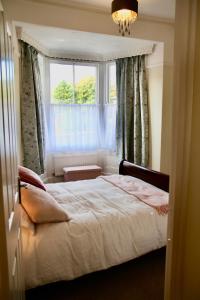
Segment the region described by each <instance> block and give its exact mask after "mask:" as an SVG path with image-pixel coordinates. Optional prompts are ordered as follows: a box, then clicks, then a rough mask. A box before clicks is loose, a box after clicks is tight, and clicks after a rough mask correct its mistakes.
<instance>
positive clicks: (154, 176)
mask: <svg viewBox="0 0 200 300" xmlns="http://www.w3.org/2000/svg"><path fill="white" fill-rule="evenodd" d="M119 174H121V175H129V176H133V177H136V178H139V179H141V180H144V181H146V182H148V183H150V184H152V185H155V186H156V187H158V188H160V189H161V190H164V191H166V192H169V175H167V174H164V173H161V172H157V171H153V170H150V169H147V168H143V167H140V166H138V165H135V164H133V163H130V162H128V161H126V160H122V161H121V162H120V165H119Z"/></svg>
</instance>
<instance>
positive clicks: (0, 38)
mask: <svg viewBox="0 0 200 300" xmlns="http://www.w3.org/2000/svg"><path fill="white" fill-rule="evenodd" d="M15 112H16V110H15V97H14V63H13V58H12V40H11V35H10V32H9V30H8V27H7V24H6V22H5V20H4V13H3V11H0V299H2V300H22V299H24V284H23V270H22V263H21V232H20V207H19V191H18V173H17V149H16V138H17V137H16V120H15Z"/></svg>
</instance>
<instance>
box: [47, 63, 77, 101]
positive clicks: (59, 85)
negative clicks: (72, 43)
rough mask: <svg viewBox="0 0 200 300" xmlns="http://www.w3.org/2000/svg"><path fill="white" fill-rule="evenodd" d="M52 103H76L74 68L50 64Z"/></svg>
mask: <svg viewBox="0 0 200 300" xmlns="http://www.w3.org/2000/svg"><path fill="white" fill-rule="evenodd" d="M50 89H51V103H55V104H71V103H73V102H74V100H73V99H74V88H73V66H72V65H63V64H52V63H51V64H50Z"/></svg>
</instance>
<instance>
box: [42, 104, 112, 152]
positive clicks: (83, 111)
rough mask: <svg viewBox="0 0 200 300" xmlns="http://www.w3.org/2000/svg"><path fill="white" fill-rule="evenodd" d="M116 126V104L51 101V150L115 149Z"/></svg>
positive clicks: (49, 133)
mask: <svg viewBox="0 0 200 300" xmlns="http://www.w3.org/2000/svg"><path fill="white" fill-rule="evenodd" d="M115 126H116V105H115V104H106V105H105V106H104V109H103V111H102V110H101V105H99V104H85V105H81V104H70V105H69V104H67V105H66V104H62V105H57V104H50V122H49V126H48V139H49V147H48V148H49V152H53V153H55V152H90V151H97V150H113V151H114V150H115V144H116V142H115Z"/></svg>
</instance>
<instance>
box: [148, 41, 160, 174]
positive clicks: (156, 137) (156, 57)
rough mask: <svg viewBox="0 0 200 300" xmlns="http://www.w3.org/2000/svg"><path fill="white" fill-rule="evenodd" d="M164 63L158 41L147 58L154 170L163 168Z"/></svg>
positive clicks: (151, 150) (152, 165) (152, 167)
mask: <svg viewBox="0 0 200 300" xmlns="http://www.w3.org/2000/svg"><path fill="white" fill-rule="evenodd" d="M163 64H164V45H163V43H158V44H157V45H156V46H155V47H154V51H153V53H152V54H151V55H148V57H147V60H146V67H147V80H148V94H149V114H150V122H149V125H150V130H149V133H150V151H149V152H150V153H149V156H150V157H149V158H150V164H149V167H150V168H151V169H153V170H156V171H160V169H161V138H162V121H163V118H162V110H163Z"/></svg>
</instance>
